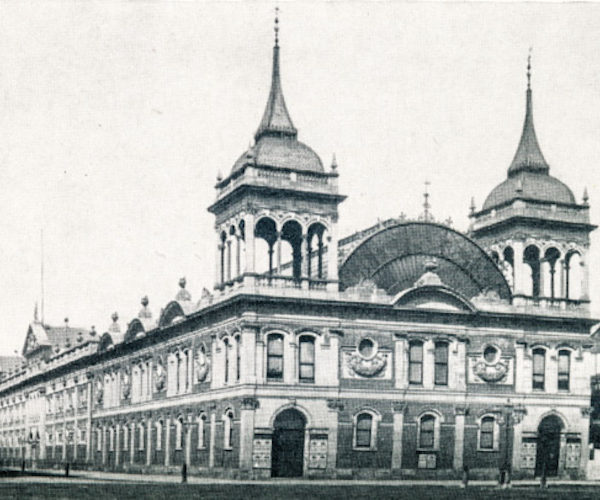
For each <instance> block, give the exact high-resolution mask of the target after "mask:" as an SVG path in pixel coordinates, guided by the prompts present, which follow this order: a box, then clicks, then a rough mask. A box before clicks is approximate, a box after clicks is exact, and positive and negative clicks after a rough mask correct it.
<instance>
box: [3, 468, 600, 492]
mask: <svg viewBox="0 0 600 500" xmlns="http://www.w3.org/2000/svg"><path fill="white" fill-rule="evenodd" d="M4 470H7V471H11V472H17V473H18V474H16V475H15V476H9V477H3V478H2V482H3V483H5V482H17V483H23V482H26V483H48V482H52V483H55V484H56V483H107V482H120V483H127V482H129V483H170V484H180V483H181V476H180V475H178V474H133V473H124V472H103V471H88V470H71V471H70V473H69V477H65V475H64V472H63V471H61V470H59V469H29V470H26V471H25V473H24V474H22V473H21V472H20V468H19V467H4ZM187 482H188V484H202V485H218V484H224V485H225V484H230V485H235V484H237V485H239V484H256V485H269V484H286V485H307V484H310V485H315V486H318V485H328V486H335V485H340V486H341V485H346V486H347V485H379V486H419V485H421V486H422V485H428V486H434V485H435V486H445V487H454V488H459V487H460V486H461V481H460V480H456V479H308V478H277V479H224V478H211V477H205V476H202V477H200V476H188V478H187ZM511 484H512V486H513V487H515V488H518V487H531V486H538V487H539V485H540V481H539V479H519V480H515V481H512V483H511ZM547 484H548V487H552V486H597V487H598V486H600V481H593V480H569V479H548V481H547ZM497 485H498V482H497V481H494V480H475V479H474V480H470V481H469V486H480V487H481V486H483V487H495V486H497Z"/></svg>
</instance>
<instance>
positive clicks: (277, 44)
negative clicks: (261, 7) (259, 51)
mask: <svg viewBox="0 0 600 500" xmlns="http://www.w3.org/2000/svg"><path fill="white" fill-rule="evenodd" d="M274 29H275V47H279V6H277V7H275V28H274Z"/></svg>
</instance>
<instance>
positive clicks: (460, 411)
mask: <svg viewBox="0 0 600 500" xmlns="http://www.w3.org/2000/svg"><path fill="white" fill-rule="evenodd" d="M454 414H455V415H456V416H465V415H468V414H469V407H468V406H467V405H456V406H455V407H454Z"/></svg>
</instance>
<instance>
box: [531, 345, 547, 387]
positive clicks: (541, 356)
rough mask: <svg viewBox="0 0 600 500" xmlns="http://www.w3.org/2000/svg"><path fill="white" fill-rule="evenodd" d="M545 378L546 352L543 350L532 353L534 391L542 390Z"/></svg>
mask: <svg viewBox="0 0 600 500" xmlns="http://www.w3.org/2000/svg"><path fill="white" fill-rule="evenodd" d="M545 378H546V352H545V351H544V349H535V350H534V351H533V380H532V383H533V385H532V387H533V388H534V389H539V390H542V391H543V390H544V386H545Z"/></svg>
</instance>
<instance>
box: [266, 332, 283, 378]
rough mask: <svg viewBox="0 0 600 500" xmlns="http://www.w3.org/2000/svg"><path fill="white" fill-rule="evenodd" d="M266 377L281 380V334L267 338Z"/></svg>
mask: <svg viewBox="0 0 600 500" xmlns="http://www.w3.org/2000/svg"><path fill="white" fill-rule="evenodd" d="M267 379H268V380H283V335H281V334H278V333H277V334H272V335H269V337H268V338H267Z"/></svg>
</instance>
